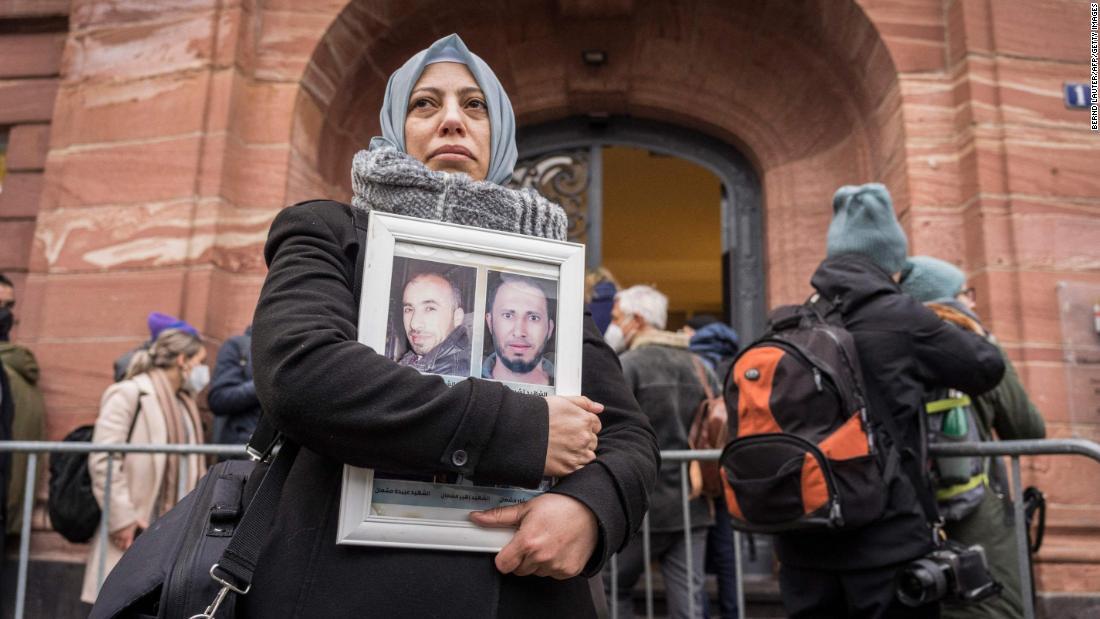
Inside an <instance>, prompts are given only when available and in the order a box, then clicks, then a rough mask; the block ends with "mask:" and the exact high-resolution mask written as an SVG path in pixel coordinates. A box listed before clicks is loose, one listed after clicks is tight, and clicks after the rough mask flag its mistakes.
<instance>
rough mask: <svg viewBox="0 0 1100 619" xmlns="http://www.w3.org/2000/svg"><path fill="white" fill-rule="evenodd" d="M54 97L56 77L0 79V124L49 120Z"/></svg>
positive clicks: (55, 96) (55, 95)
mask: <svg viewBox="0 0 1100 619" xmlns="http://www.w3.org/2000/svg"><path fill="white" fill-rule="evenodd" d="M56 98H57V79H56V78H39V79H24V80H4V81H0V125H17V124H20V123H41V122H49V121H50V119H51V118H52V117H53V107H54V99H56Z"/></svg>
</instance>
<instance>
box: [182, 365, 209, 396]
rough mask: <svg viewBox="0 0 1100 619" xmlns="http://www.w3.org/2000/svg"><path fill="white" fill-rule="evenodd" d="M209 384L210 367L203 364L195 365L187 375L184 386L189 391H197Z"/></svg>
mask: <svg viewBox="0 0 1100 619" xmlns="http://www.w3.org/2000/svg"><path fill="white" fill-rule="evenodd" d="M209 384H210V368H209V366H205V365H196V366H195V367H193V368H191V373H190V374H188V375H187V383H186V384H185V385H184V388H185V389H187V390H188V391H190V392H191V393H198V392H200V391H202V390H203V389H205V388H206V386H207V385H209Z"/></svg>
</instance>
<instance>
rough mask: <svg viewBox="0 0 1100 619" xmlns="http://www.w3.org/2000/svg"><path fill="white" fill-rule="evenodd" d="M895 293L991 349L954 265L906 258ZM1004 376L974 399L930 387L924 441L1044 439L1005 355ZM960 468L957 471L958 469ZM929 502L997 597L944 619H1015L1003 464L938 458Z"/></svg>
mask: <svg viewBox="0 0 1100 619" xmlns="http://www.w3.org/2000/svg"><path fill="white" fill-rule="evenodd" d="M901 289H902V290H903V291H905V292H906V293H907V294H909V295H910V296H912V297H913V298H915V299H916V300H918V301H920V302H922V303H924V304H925V306H926V307H928V308H929V309H931V310H932V311H933V312H935V313H936V315H937V316H939V317H940V318H942V319H943V320H944V322H946V323H949V324H952V325H954V326H957V327H958V328H960V329H962V330H965V331H969V332H972V333H976V334H978V335H980V336H983V337H985V338H987V339H988V340H989V341H990V342H993V343H994V344H996V341H995V340H994V338H993V336H992V334H990V333H989V332H988V331H986V329H985V327H984V326H983V325H982V323H981V320H980V319H979V318H978V316H977V314H975V312H974V310H975V303H974V289H973V288H970V287H968V286H967V285H966V275H965V274H963V272H962V271H961V270H959V269H958V267H956V266H955V265H953V264H951V263H949V262H945V261H943V260H939V259H938V258H933V257H931V256H913V257H911V258H909V260H908V261H907V263H906V265H905V269H904V270H903V271H902V277H901ZM998 349H999V350H1000V352H1001V358H1002V360H1003V361H1004V364H1005V374H1004V378H1002V379H1001V382H1000V383H998V384H997V386H996V387H995V388H994V389H993V390H992V391H988V392H986V393H984V394H982V395H980V396H978V397H974V398H971V397H970V395H967V394H960V393H945V391H946V390H944V389H936V390H934V391H933V392H931V393H930V394H929V395H928V396H926V397H927V399H928V403H927V404H926V405H925V409H926V411H927V414H928V418H929V420H928V425H929V440H930V441H937V440H939V441H949V440H960V437H965V439H963V440H967V441H992V440H997V439H1001V440H1018V439H1041V438H1044V437H1045V436H1046V426H1045V424H1044V422H1043V417H1042V415H1040V414H1039V411H1038V410H1037V409H1036V407H1035V404H1034V403H1033V402H1032V401H1031V398H1029V397H1028V395H1027V391H1025V390H1024V387H1023V384H1022V383H1021V382H1020V377H1019V375H1018V374H1017V373H1016V369H1015V368H1014V367H1013V366H1012V362H1011V361H1009V359H1008V356H1007V355H1006V354H1005V353H1004V350H1002V349H1000V347H999V346H998ZM960 466H961V467H965V470H962V471H961V472H957V469H958V468H959V467H960ZM933 480H934V482H935V486H936V499H937V503H938V505H939V508H940V513H941V515H943V517H944V520H945V524H944V529H945V530H946V532H947V537H948V539H952V540H955V541H956V542H960V543H962V544H965V545H967V546H969V545H972V544H978V545H980V546H981V547H982V548H983V549H984V550H985V557H986V561H987V563H988V565H989V570H990V572H991V573H992V575H993V578H994V579H995V580H996V581H997V582H999V583H1000V584H1001V586H1002V590H1001V593H1000V595H997V596H993V597H990V598H987V599H985V600H982V601H981V602H980V603H977V604H973V605H966V606H962V605H950V606H945V607H944V612H943V616H944V617H950V618H951V619H979V618H985V617H988V618H990V619H992V618H994V617H1020V616H1023V612H1024V607H1023V602H1022V599H1021V596H1020V571H1019V566H1018V565H1017V562H1018V559H1017V557H1018V555H1017V548H1016V534H1015V530H1014V527H1015V524H1014V522H1013V520H1014V513H1013V509H1012V498H1011V496H1010V489H1009V486H1008V476H1007V474H1006V471H1005V469H1004V462H1003V461H1002V460H1001V459H1000V458H981V457H973V458H939V459H934V460H933Z"/></svg>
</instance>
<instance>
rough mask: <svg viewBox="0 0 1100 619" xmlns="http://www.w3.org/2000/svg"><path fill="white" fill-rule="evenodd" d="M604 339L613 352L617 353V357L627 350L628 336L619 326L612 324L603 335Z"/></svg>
mask: <svg viewBox="0 0 1100 619" xmlns="http://www.w3.org/2000/svg"><path fill="white" fill-rule="evenodd" d="M603 339H604V341H605V342H607V345H608V346H610V347H611V350H614V351H615V354H616V355H619V354H622V352H623V351H624V350H626V336H625V335H623V330H622V329H621V328H620V327H619V325H617V324H615V323H611V324H610V325H609V326H608V327H607V331H606V332H604V334H603Z"/></svg>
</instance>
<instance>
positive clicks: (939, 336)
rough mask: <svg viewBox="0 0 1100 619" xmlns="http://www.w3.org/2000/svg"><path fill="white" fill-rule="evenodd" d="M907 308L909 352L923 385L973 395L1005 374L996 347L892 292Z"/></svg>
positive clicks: (975, 334) (989, 387) (914, 301)
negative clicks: (911, 350)
mask: <svg viewBox="0 0 1100 619" xmlns="http://www.w3.org/2000/svg"><path fill="white" fill-rule="evenodd" d="M894 296H895V297H896V299H897V301H898V302H901V303H905V304H907V305H908V306H909V307H908V308H906V311H905V312H904V313H903V314H901V315H905V316H908V317H910V323H909V325H907V330H908V331H909V333H911V334H912V339H913V354H914V356H915V358H916V361H917V366H918V367H919V368H920V369H921V372H922V373H923V374H924V380H925V384H928V385H941V386H944V387H951V388H953V389H958V390H959V391H962V392H964V393H968V394H970V395H971V396H977V395H980V394H983V393H985V392H986V391H989V390H990V389H992V388H994V387H996V386H997V383H999V382H1000V380H1001V377H1002V376H1004V373H1005V365H1004V361H1003V360H1002V359H1001V352H1000V351H999V350H997V347H996V346H995V345H993V344H991V343H990V342H988V341H987V340H986V339H985V338H984V337H982V336H980V335H978V334H977V333H972V332H970V331H966V330H963V329H960V328H958V327H956V326H955V325H952V324H949V323H947V322H944V321H943V320H942V319H941V318H939V317H938V316H936V314H935V313H933V312H932V311H931V310H929V309H928V308H926V307H924V306H923V305H921V304H920V303H919V302H917V301H916V300H915V299H913V298H911V297H909V296H908V295H894Z"/></svg>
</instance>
